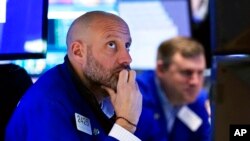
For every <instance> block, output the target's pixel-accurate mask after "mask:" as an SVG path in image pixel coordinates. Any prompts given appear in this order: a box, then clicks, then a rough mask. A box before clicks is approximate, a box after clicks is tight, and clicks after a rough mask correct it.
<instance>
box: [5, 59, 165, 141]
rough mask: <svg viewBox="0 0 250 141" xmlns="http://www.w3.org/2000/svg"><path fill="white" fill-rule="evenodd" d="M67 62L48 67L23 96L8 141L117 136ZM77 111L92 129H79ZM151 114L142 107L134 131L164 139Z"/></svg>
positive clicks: (104, 140) (103, 140) (89, 140)
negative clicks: (80, 85)
mask: <svg viewBox="0 0 250 141" xmlns="http://www.w3.org/2000/svg"><path fill="white" fill-rule="evenodd" d="M68 66H70V65H69V63H68V61H67V57H65V62H64V64H61V65H58V66H56V67H54V68H53V69H51V70H49V71H47V72H46V73H45V74H44V75H43V76H41V77H40V79H38V80H37V81H36V83H35V84H34V85H33V86H32V87H31V88H30V89H29V90H28V91H27V93H26V94H25V95H24V96H23V97H22V99H21V100H20V103H19V105H18V106H17V108H16V110H15V112H14V114H13V116H12V118H11V120H10V122H9V124H8V127H7V129H6V141H17V140H18V141H99V140H100V141H113V140H116V139H114V138H112V137H110V136H108V132H109V130H110V128H111V127H112V126H113V122H110V121H109V120H106V119H105V117H103V115H102V114H103V113H101V114H100V113H98V110H96V109H95V108H96V107H94V106H93V105H91V104H90V102H89V99H86V97H84V96H83V95H85V94H86V93H87V91H81V92H82V93H80V92H79V89H78V88H79V87H77V86H76V85H75V84H76V83H75V80H74V79H72V78H73V77H72V71H70V69H69V67H68ZM83 87H84V86H83ZM84 90H86V89H84ZM93 111H97V112H93ZM75 114H78V115H82V116H84V117H85V118H87V119H88V120H83V121H85V123H87V124H90V125H91V129H90V130H89V131H90V132H86V131H80V130H78V129H77V127H76V122H77V120H79V119H78V118H77V117H76V115H75ZM151 115H152V113H151V112H150V111H149V110H146V109H144V108H143V111H142V114H141V117H140V121H139V123H138V126H137V130H136V133H135V135H136V136H137V137H139V138H140V139H142V140H143V141H144V140H145V141H154V140H157V141H158V140H162V141H164V140H165V139H164V136H161V134H158V133H160V132H159V129H160V128H159V127H157V126H156V125H157V124H154V123H153V122H154V120H153V117H152V116H151ZM101 117H102V119H101ZM106 118H107V117H106ZM109 122H110V123H111V124H109ZM108 124H109V125H108ZM90 134H92V135H90Z"/></svg>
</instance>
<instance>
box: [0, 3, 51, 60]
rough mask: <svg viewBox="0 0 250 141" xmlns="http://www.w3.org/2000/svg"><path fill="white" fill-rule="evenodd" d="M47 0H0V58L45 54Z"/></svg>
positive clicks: (8, 58) (19, 57) (27, 57)
mask: <svg viewBox="0 0 250 141" xmlns="http://www.w3.org/2000/svg"><path fill="white" fill-rule="evenodd" d="M47 11H48V1H46V0H0V60H15V59H30V58H45V57H46V51H47V43H46V36H47Z"/></svg>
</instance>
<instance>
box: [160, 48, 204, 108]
mask: <svg viewBox="0 0 250 141" xmlns="http://www.w3.org/2000/svg"><path fill="white" fill-rule="evenodd" d="M205 67H206V64H205V58H204V55H198V56H195V57H191V58H184V57H183V56H182V55H181V54H180V53H176V54H175V55H174V56H173V57H172V61H171V64H170V65H169V68H168V69H167V70H165V72H164V74H163V75H162V78H160V79H161V80H162V82H163V86H164V88H165V91H166V93H167V96H168V98H169V100H170V101H172V103H173V104H177V105H182V104H189V103H192V102H194V101H195V100H196V98H197V96H198V94H199V92H200V90H201V88H202V87H203V81H204V76H203V75H204V70H205Z"/></svg>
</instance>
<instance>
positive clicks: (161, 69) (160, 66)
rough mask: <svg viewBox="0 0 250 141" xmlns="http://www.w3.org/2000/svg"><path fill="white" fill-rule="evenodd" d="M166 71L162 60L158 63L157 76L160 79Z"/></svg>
mask: <svg viewBox="0 0 250 141" xmlns="http://www.w3.org/2000/svg"><path fill="white" fill-rule="evenodd" d="M164 71H165V68H164V63H163V61H162V60H157V61H156V74H157V76H158V77H160V76H162V75H163V73H164Z"/></svg>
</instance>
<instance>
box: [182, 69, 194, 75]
mask: <svg viewBox="0 0 250 141" xmlns="http://www.w3.org/2000/svg"><path fill="white" fill-rule="evenodd" d="M181 74H182V75H184V76H191V75H192V74H193V72H192V71H187V70H186V71H181Z"/></svg>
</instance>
